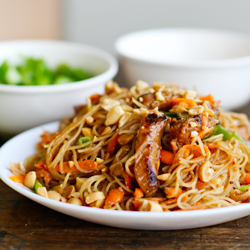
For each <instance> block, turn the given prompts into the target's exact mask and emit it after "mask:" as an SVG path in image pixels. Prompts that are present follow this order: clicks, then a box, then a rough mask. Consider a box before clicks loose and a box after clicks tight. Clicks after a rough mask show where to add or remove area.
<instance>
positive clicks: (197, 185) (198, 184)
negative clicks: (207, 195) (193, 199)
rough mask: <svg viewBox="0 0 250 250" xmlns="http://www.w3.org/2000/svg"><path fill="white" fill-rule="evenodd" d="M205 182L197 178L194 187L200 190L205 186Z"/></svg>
mask: <svg viewBox="0 0 250 250" xmlns="http://www.w3.org/2000/svg"><path fill="white" fill-rule="evenodd" d="M206 184H207V183H206V182H204V181H202V180H200V179H198V180H197V182H196V185H195V187H196V188H197V189H198V190H201V189H203V188H204V187H205V186H206Z"/></svg>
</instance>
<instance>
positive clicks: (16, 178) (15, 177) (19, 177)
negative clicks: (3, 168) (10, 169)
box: [10, 174, 25, 183]
mask: <svg viewBox="0 0 250 250" xmlns="http://www.w3.org/2000/svg"><path fill="white" fill-rule="evenodd" d="M24 178H25V176H24V175H19V174H13V175H11V176H10V179H11V180H12V181H14V182H18V183H23V182H24Z"/></svg>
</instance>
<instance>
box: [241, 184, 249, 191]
mask: <svg viewBox="0 0 250 250" xmlns="http://www.w3.org/2000/svg"><path fill="white" fill-rule="evenodd" d="M248 188H250V185H241V186H240V188H239V190H240V191H241V192H244V191H246V190H247V189H248Z"/></svg>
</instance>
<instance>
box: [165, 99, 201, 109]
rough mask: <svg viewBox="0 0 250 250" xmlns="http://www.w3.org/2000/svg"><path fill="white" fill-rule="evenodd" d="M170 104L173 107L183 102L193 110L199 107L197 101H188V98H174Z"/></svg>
mask: <svg viewBox="0 0 250 250" xmlns="http://www.w3.org/2000/svg"><path fill="white" fill-rule="evenodd" d="M169 102H170V104H172V105H177V104H179V103H181V102H184V103H186V104H187V106H188V107H190V108H192V107H194V106H197V105H196V103H195V101H194V100H192V99H187V98H173V99H170V100H169Z"/></svg>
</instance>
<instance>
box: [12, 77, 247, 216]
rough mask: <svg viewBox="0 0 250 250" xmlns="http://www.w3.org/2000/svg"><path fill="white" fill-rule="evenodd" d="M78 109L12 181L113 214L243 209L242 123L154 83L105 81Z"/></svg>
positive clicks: (215, 106)
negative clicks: (101, 89)
mask: <svg viewBox="0 0 250 250" xmlns="http://www.w3.org/2000/svg"><path fill="white" fill-rule="evenodd" d="M86 103H87V104H86V105H82V106H77V107H75V108H74V109H75V115H74V116H73V117H67V118H64V119H63V120H62V121H61V122H60V125H59V128H58V131H57V132H56V133H54V132H53V133H52V132H51V131H44V133H43V134H42V135H41V141H40V142H38V144H37V151H36V153H35V154H34V155H31V156H28V157H27V158H26V159H25V160H24V162H19V163H13V162H12V163H10V167H11V171H12V172H13V175H12V176H11V177H10V178H11V179H12V180H13V181H16V182H19V183H22V184H23V185H25V186H26V187H28V188H30V189H31V190H33V191H34V192H35V193H37V194H38V195H41V196H44V197H47V198H50V199H53V200H57V201H59V202H67V203H71V204H75V205H80V206H88V207H95V208H102V209H113V210H130V211H155V212H156V211H157V212H160V211H180V210H198V209H210V208H220V207H227V206H232V205H238V204H242V203H248V202H250V160H249V155H250V147H249V146H248V145H247V144H246V141H247V140H248V139H249V137H250V125H249V120H248V118H247V117H246V115H244V114H237V113H233V112H223V111H222V110H221V109H220V102H219V101H217V100H214V97H213V96H212V95H211V94H208V95H207V96H200V95H199V94H198V93H196V92H195V91H190V90H185V89H182V88H180V87H178V86H176V85H173V84H165V83H162V82H154V83H153V85H152V86H150V85H149V84H147V83H145V82H143V81H138V82H137V83H136V85H135V86H133V87H132V88H130V89H127V88H122V87H119V85H118V84H117V83H115V82H113V81H110V82H108V83H107V84H106V87H105V93H104V94H103V95H99V94H94V95H92V96H90V97H89V98H88V99H87V102H86ZM22 184H21V185H22Z"/></svg>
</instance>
